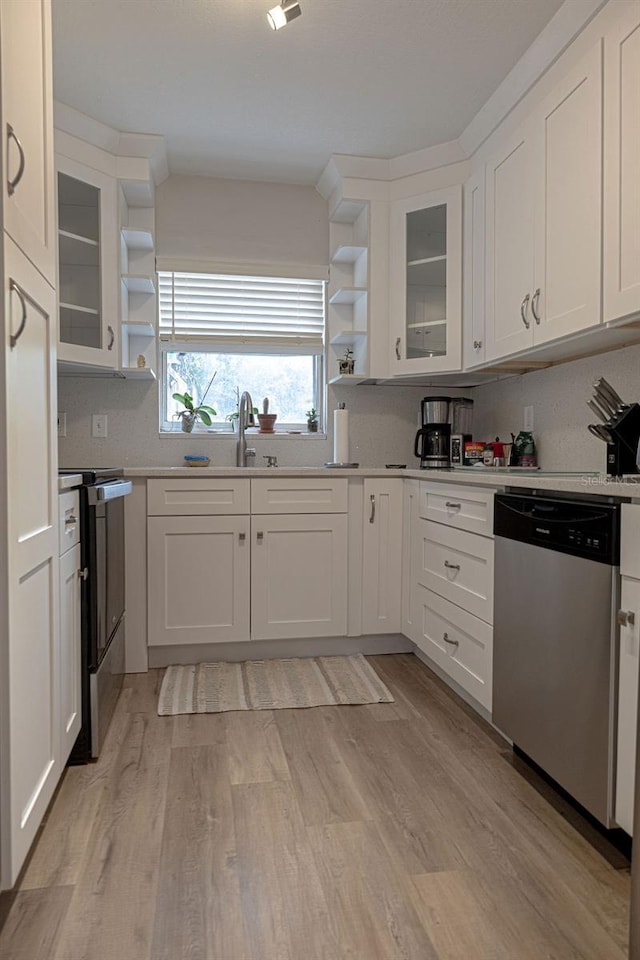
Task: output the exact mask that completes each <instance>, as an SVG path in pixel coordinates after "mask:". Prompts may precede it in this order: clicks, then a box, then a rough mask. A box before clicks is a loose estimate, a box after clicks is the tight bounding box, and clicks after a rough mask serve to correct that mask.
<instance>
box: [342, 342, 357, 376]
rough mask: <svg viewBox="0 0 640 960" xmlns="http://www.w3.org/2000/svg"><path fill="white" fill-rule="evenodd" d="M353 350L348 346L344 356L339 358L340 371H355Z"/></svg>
mask: <svg viewBox="0 0 640 960" xmlns="http://www.w3.org/2000/svg"><path fill="white" fill-rule="evenodd" d="M354 362H355V361H354V359H353V350H352V349H351V347H347V349H346V350H345V352H344V357H342V358H339V359H338V370H339V372H340V373H353V367H354Z"/></svg>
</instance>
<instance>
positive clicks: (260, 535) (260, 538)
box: [256, 530, 264, 543]
mask: <svg viewBox="0 0 640 960" xmlns="http://www.w3.org/2000/svg"><path fill="white" fill-rule="evenodd" d="M256 540H257V541H258V543H262V541H263V540H264V533H263V532H262V530H258V532H257V533H256Z"/></svg>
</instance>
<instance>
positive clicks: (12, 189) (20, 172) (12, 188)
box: [7, 123, 25, 197]
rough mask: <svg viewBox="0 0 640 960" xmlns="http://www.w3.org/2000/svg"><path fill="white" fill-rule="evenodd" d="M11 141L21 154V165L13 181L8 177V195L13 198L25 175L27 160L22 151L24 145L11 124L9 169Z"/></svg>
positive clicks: (8, 136) (8, 132)
mask: <svg viewBox="0 0 640 960" xmlns="http://www.w3.org/2000/svg"><path fill="white" fill-rule="evenodd" d="M10 140H13V141H14V143H15V144H16V146H17V148H18V152H19V154H20V163H19V164H18V172H17V173H16V175H15V177H14V178H13V180H12V179H11V178H10V177H7V193H8V194H9V196H10V197H12V196H13V194H14V193H15V189H16V187H17V186H18V184H19V183H20V181H21V180H22V176H23V174H24V167H25V158H24V150H23V149H22V144H21V143H20V141H19V140H18V138H17V136H16V133H15V130H14V129H13V127H12V126H11V124H10V123H8V124H7V167H8V166H9V141H10Z"/></svg>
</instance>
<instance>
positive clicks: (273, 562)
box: [251, 513, 347, 640]
mask: <svg viewBox="0 0 640 960" xmlns="http://www.w3.org/2000/svg"><path fill="white" fill-rule="evenodd" d="M346 632H347V515H346V513H342V514H279V515H269V514H267V515H264V516H254V517H252V518H251V637H252V639H253V640H272V639H287V638H294V637H300V638H302V637H334V636H343V635H344V634H346Z"/></svg>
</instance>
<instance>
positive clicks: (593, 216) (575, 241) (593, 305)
mask: <svg viewBox="0 0 640 960" xmlns="http://www.w3.org/2000/svg"><path fill="white" fill-rule="evenodd" d="M534 122H535V144H534V146H535V149H536V152H537V157H536V178H537V182H536V190H535V197H536V209H535V287H534V289H533V290H532V291H531V312H532V314H533V320H534V323H533V342H534V343H545V342H546V341H548V340H555V339H556V338H558V337H563V336H566V335H568V334H571V333H575V332H577V331H578V330H585V329H587V328H589V327H593V326H596V325H597V324H598V323H600V321H601V319H602V317H601V309H600V291H601V271H602V255H601V247H602V241H601V236H602V213H601V210H602V45H601V44H600V43H598V45H597V46H596V47H594V48H593V49H592V50H591V51H590V53H589V54H588V55H587V56H586V57H584V58H583V59H582V60H581V61H580V63H579V64H578V65H577V66H576V68H575V69H574V70H572V71H571V72H570V73H569V74H568V75H567V76H566V77H565V78H564V80H563V81H562V82H561V83H559V84H558V85H557V86H556V87H555V88H554V90H553V91H552V93H551V94H550V95H549V96H548V97H547V98H546V99H545V100H544V102H543V103H542V105H541V108H540V110H539V112H538V114H537V116H536V117H535V120H534Z"/></svg>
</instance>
